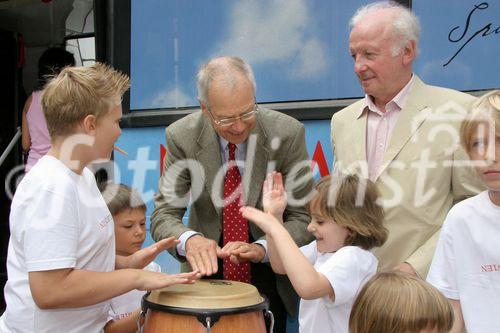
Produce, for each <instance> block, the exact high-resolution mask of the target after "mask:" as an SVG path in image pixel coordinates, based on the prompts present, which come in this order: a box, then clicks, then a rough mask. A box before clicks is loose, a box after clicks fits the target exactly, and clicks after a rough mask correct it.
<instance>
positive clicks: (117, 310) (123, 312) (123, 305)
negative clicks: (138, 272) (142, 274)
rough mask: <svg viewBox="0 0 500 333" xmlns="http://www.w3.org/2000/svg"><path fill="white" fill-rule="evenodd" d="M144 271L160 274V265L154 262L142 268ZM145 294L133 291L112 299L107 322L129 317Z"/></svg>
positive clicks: (138, 306) (137, 307)
mask: <svg viewBox="0 0 500 333" xmlns="http://www.w3.org/2000/svg"><path fill="white" fill-rule="evenodd" d="M144 269H145V270H148V271H151V272H161V267H160V265H158V264H157V263H155V262H151V263H150V264H149V265H147V266H146V267H144ZM145 293H146V292H145V291H141V290H136V289H135V290H131V291H129V292H128V293H125V294H123V295H120V296H117V297H114V298H112V299H111V306H110V309H109V316H108V321H109V320H120V319H122V318H125V317H128V316H130V315H131V314H132V312H134V311H135V310H137V309H139V308H140V307H141V300H142V296H144V294H145Z"/></svg>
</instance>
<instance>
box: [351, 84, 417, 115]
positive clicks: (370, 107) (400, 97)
mask: <svg viewBox="0 0 500 333" xmlns="http://www.w3.org/2000/svg"><path fill="white" fill-rule="evenodd" d="M414 81H415V75H413V74H412V76H411V78H410V81H408V83H407V84H406V85H405V86H404V87H403V89H401V90H400V91H399V92H398V94H397V95H396V96H394V98H393V99H392V100H390V101H389V103H387V104H386V105H389V104H391V103H394V104H396V106H397V108H398V110H401V109H403V107H404V106H405V104H406V101H407V99H408V95H409V93H410V89H411V87H412V85H413V82H414ZM362 106H363V107H362V108H361V110H360V111H359V114H358V116H357V117H356V119H358V118H360V117H361V116H362V115H363V113H364V112H365V110H367V111H372V112H375V113H377V114H380V110H379V109H378V108H377V106H376V105H375V103H374V102H373V99H372V97H371V96H370V95H367V94H365V98H364V99H363V105H362Z"/></svg>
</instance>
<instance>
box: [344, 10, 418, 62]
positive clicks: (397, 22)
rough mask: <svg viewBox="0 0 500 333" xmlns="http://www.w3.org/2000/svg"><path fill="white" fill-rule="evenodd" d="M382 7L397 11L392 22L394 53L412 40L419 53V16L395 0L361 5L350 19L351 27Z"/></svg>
mask: <svg viewBox="0 0 500 333" xmlns="http://www.w3.org/2000/svg"><path fill="white" fill-rule="evenodd" d="M382 9H394V10H395V11H396V17H395V19H394V21H393V22H392V28H393V34H394V39H395V41H394V44H393V46H392V50H391V52H392V55H393V56H396V55H398V54H399V53H400V52H401V50H402V49H403V47H404V46H405V45H406V44H407V43H408V42H409V41H411V40H414V41H415V45H416V48H415V55H418V53H419V49H418V42H419V39H420V22H419V20H418V17H417V16H416V15H415V14H413V12H412V11H411V10H410V9H408V8H407V7H405V6H403V5H400V4H399V3H397V2H394V1H379V2H374V3H370V4H368V5H366V6H362V7H360V8H359V9H358V10H357V11H356V13H354V15H353V16H352V18H351V20H350V21H349V27H350V28H351V30H352V28H354V26H355V25H356V24H357V23H358V22H360V21H361V20H363V18H364V17H365V16H366V15H368V14H371V13H374V12H376V11H379V10H382Z"/></svg>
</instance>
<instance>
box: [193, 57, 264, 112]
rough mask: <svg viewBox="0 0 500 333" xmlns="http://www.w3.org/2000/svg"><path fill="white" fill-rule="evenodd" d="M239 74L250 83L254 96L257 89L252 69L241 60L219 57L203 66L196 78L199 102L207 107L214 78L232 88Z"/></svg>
mask: <svg viewBox="0 0 500 333" xmlns="http://www.w3.org/2000/svg"><path fill="white" fill-rule="evenodd" d="M235 74H241V75H243V76H244V77H246V78H247V79H248V81H250V83H251V84H252V86H253V89H254V94H255V91H256V89H257V85H256V84H255V78H254V75H253V71H252V68H251V67H250V65H249V64H247V63H246V62H245V61H243V59H241V58H238V57H233V56H226V57H220V58H215V59H212V60H210V61H209V62H207V63H205V64H203V65H202V66H201V68H200V70H199V71H198V74H197V76H196V78H197V82H196V85H197V86H198V97H199V99H200V101H201V102H202V103H203V104H205V106H207V107H209V105H208V92H209V90H210V86H211V84H212V81H213V79H214V78H215V77H217V79H218V80H222V82H223V83H224V84H227V85H228V86H229V87H234V85H235V84H236V75H235Z"/></svg>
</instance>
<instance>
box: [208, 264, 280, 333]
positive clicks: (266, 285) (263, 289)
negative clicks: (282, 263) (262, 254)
mask: <svg viewBox="0 0 500 333" xmlns="http://www.w3.org/2000/svg"><path fill="white" fill-rule="evenodd" d="M218 267H219V270H218V271H217V273H216V274H214V275H211V276H206V277H204V278H207V279H223V273H222V272H223V270H222V260H220V259H219V260H218ZM251 272H252V285H254V286H255V287H256V288H257V290H259V292H260V293H261V294H263V295H264V296H266V298H267V299H268V300H269V310H270V311H271V312H272V313H273V315H274V330H273V333H285V331H286V316H287V313H286V309H285V306H284V305H283V301H282V300H281V297H280V295H279V294H278V291H277V290H276V276H275V274H274V272H273V270H272V269H271V267H270V266H269V265H266V264H261V263H259V264H253V263H252V264H251ZM265 319H266V328H267V330H269V325H270V322H269V318H268V317H267V316H266V317H265Z"/></svg>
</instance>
